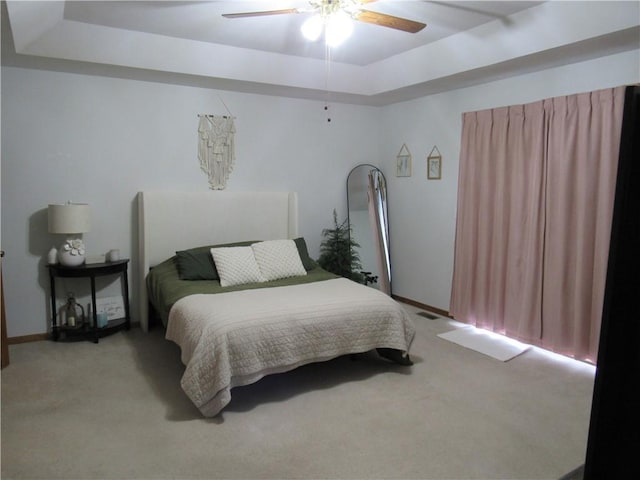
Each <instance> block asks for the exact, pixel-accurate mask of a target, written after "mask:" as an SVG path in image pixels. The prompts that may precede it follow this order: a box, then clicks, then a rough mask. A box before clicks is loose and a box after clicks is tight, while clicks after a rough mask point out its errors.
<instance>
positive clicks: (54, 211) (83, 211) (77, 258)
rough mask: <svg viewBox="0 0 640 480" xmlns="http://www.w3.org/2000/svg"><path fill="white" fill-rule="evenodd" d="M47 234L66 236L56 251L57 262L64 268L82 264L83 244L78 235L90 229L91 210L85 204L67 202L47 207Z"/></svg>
mask: <svg viewBox="0 0 640 480" xmlns="http://www.w3.org/2000/svg"><path fill="white" fill-rule="evenodd" d="M48 216H49V233H58V234H66V235H67V241H66V242H65V243H64V244H63V245H62V247H60V250H58V260H59V261H60V263H61V264H62V265H64V266H66V267H77V266H79V265H82V264H83V263H84V260H85V258H84V253H85V252H84V244H83V243H82V239H81V238H79V237H78V234H81V233H86V232H88V231H89V230H90V229H91V209H90V208H89V205H87V204H86V203H71V202H67V203H65V204H64V205H49V209H48Z"/></svg>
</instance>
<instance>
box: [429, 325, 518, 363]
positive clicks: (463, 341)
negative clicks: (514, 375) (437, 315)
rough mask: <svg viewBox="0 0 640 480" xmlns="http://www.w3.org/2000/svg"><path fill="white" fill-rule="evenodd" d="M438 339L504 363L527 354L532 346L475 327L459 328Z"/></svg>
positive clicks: (440, 335)
mask: <svg viewBox="0 0 640 480" xmlns="http://www.w3.org/2000/svg"><path fill="white" fill-rule="evenodd" d="M438 337H440V338H442V339H444V340H448V341H450V342H453V343H456V344H458V345H460V346H462V347H465V348H469V349H471V350H475V351H476V352H480V353H482V354H484V355H488V356H490V357H493V358H495V359H496V360H500V361H502V362H506V361H508V360H511V359H512V358H514V357H517V356H518V355H521V354H522V353H524V352H526V351H527V350H528V349H529V348H530V346H529V345H526V344H524V343H520V342H517V341H515V340H512V339H509V338H506V337H504V336H502V335H498V334H495V333H492V332H488V331H486V330H482V329H479V328H475V327H465V328H458V329H456V330H451V331H450V332H446V333H441V334H439V335H438Z"/></svg>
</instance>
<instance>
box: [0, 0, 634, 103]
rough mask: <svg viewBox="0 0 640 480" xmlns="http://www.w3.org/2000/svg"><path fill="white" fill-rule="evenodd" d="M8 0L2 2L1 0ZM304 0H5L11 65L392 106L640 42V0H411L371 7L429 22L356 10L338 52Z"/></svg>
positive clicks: (5, 55) (6, 54)
mask: <svg viewBox="0 0 640 480" xmlns="http://www.w3.org/2000/svg"><path fill="white" fill-rule="evenodd" d="M3 3H4V2H3ZM308 6H309V5H308V3H307V2H306V1H304V0H302V1H300V0H264V1H255V0H254V1H243V0H240V1H205V2H200V1H140V2H138V1H127V2H117V1H88V2H82V1H67V2H59V1H43V2H38V1H29V2H25V1H7V2H6V5H3V10H2V14H3V15H2V17H3V18H2V20H3V24H2V30H3V32H2V33H3V38H2V40H3V42H2V43H3V51H2V63H3V65H16V66H25V67H32V68H48V69H55V70H64V71H77V72H83V73H89V74H99V75H111V76H121V77H126V78H140V79H144V80H152V81H166V82H173V83H184V84H191V85H199V86H205V87H211V88H217V89H233V90H239V91H246V92H255V93H262V94H274V95H285V96H292V97H301V98H315V99H320V98H325V97H326V96H327V94H328V93H327V92H330V96H331V99H332V100H334V101H345V102H353V103H359V104H370V105H381V104H387V103H393V102H397V101H402V100H406V99H410V98H415V97H418V96H422V95H427V94H430V93H435V92H438V91H443V90H450V89H455V88H459V87H462V86H466V85H471V84H475V83H481V82H484V81H489V80H494V79H496V78H502V77H505V76H510V75H515V74H518V73H522V72H527V71H533V70H537V69H542V68H547V67H549V66H553V65H557V64H563V63H571V62H575V61H580V60H584V59H588V58H596V57H598V56H602V55H607V54H611V53H615V52H619V51H626V50H631V49H639V48H640V2H639V1H637V0H636V1H622V2H610V1H605V2H597V1H568V2H561V1H548V2H539V1H538V2H525V1H417V0H414V1H401V0H379V1H377V2H374V3H369V4H367V5H366V6H365V8H366V9H368V10H372V11H377V12H381V13H386V14H390V15H395V16H399V17H403V18H408V19H410V20H416V21H420V22H423V23H426V24H427V27H426V28H425V29H424V30H422V31H421V32H419V33H416V34H411V33H406V32H402V31H397V30H393V29H390V28H386V27H381V26H376V25H371V24H365V23H362V22H356V24H355V28H354V32H353V35H352V36H351V37H350V38H349V39H348V40H347V41H346V42H345V43H344V44H343V45H341V46H340V47H337V48H334V49H332V50H331V52H330V57H329V58H330V62H328V61H327V57H326V49H325V47H324V45H323V44H322V43H321V42H316V43H313V42H309V41H307V40H305V39H304V38H303V37H302V35H301V33H300V26H301V24H302V23H303V22H304V20H305V19H306V18H308V16H309V15H310V14H308V13H299V14H286V15H272V16H263V17H250V18H236V19H228V18H224V17H222V14H223V13H236V12H248V11H262V10H273V9H283V8H306V7H308Z"/></svg>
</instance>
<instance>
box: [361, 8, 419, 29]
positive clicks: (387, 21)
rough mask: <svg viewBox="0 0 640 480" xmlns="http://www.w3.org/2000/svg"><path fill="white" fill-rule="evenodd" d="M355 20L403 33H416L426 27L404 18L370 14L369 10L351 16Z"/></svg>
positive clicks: (376, 13)
mask: <svg viewBox="0 0 640 480" xmlns="http://www.w3.org/2000/svg"><path fill="white" fill-rule="evenodd" d="M353 18H354V19H355V20H358V21H360V22H364V23H372V24H374V25H379V26H381V27H389V28H394V29H396V30H402V31H403V32H409V33H418V32H419V31H420V30H422V29H423V28H424V27H426V26H427V25H426V24H425V23H421V22H414V21H413V20H407V19H406V18H400V17H394V16H393V15H387V14H386V13H378V12H371V11H369V10H360V11H359V12H356V13H355V14H354V15H353Z"/></svg>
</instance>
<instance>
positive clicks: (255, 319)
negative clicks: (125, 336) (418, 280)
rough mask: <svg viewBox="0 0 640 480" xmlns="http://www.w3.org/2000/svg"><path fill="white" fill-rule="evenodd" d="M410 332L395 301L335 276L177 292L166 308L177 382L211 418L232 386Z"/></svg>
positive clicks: (399, 340) (400, 345)
mask: <svg viewBox="0 0 640 480" xmlns="http://www.w3.org/2000/svg"><path fill="white" fill-rule="evenodd" d="M414 334H415V329H414V326H413V323H412V321H411V319H410V318H409V316H408V314H407V313H406V312H405V310H404V309H403V308H402V306H400V305H399V304H398V303H397V302H396V301H395V300H393V299H391V298H390V297H388V296H387V295H385V294H383V293H381V292H379V291H378V290H375V289H373V288H370V287H365V286H364V285H360V284H357V283H355V282H353V281H351V280H347V279H344V278H339V279H332V280H326V281H321V282H315V283H309V284H304V285H295V286H289V287H275V288H265V289H257V290H244V291H237V292H229V293H222V294H216V295H201V294H199V295H191V296H188V297H185V298H183V299H181V300H179V301H178V302H176V303H175V305H174V306H173V307H172V308H171V311H170V312H169V321H168V324H167V332H166V338H167V339H169V340H171V341H174V342H175V343H177V344H178V345H179V346H180V348H181V351H182V362H183V363H184V364H185V365H186V369H185V372H184V375H183V377H182V381H181V386H182V389H183V390H184V391H185V393H186V394H187V395H188V396H189V398H190V399H191V400H192V401H193V403H194V404H195V405H196V406H197V407H198V408H199V409H200V411H201V412H202V414H203V415H204V416H206V417H212V416H215V415H217V414H218V413H219V412H220V410H222V409H223V408H224V407H225V405H227V404H228V403H229V402H230V401H231V388H232V387H235V386H240V385H247V384H250V383H253V382H256V381H257V380H259V379H260V378H262V377H264V376H265V375H268V374H272V373H278V372H285V371H288V370H292V369H294V368H296V367H298V366H301V365H304V364H307V363H311V362H317V361H324V360H329V359H332V358H335V357H338V356H341V355H345V354H349V353H361V352H366V351H369V350H372V349H375V348H394V349H398V350H402V351H406V352H408V351H409V347H410V346H411V342H412V340H413V337H414Z"/></svg>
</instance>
